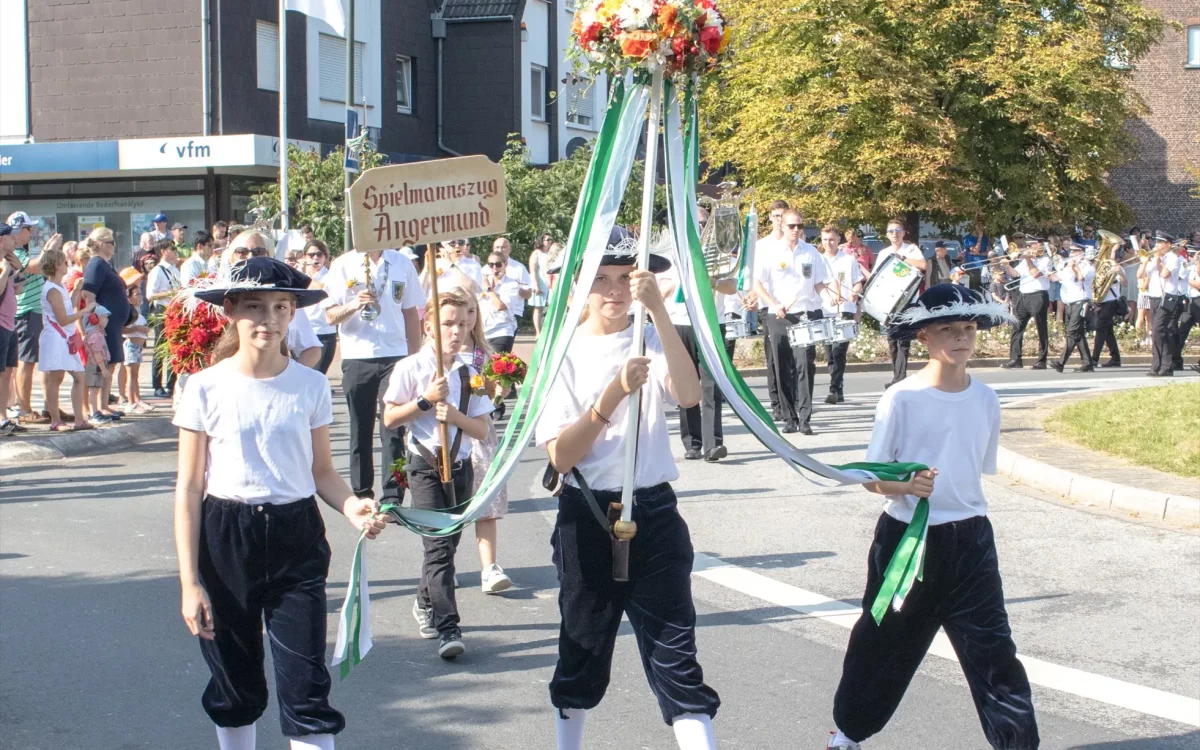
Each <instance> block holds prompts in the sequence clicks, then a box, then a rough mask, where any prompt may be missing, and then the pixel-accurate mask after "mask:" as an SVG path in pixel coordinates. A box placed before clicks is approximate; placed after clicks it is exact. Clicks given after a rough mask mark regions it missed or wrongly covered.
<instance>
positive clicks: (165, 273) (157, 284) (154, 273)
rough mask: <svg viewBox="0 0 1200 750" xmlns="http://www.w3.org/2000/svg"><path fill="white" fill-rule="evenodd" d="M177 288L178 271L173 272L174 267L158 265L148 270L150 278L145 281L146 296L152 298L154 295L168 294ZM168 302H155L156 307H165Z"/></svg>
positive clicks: (164, 264) (168, 264)
mask: <svg viewBox="0 0 1200 750" xmlns="http://www.w3.org/2000/svg"><path fill="white" fill-rule="evenodd" d="M178 288H179V271H177V270H175V266H172V265H171V264H170V263H159V264H158V265H157V266H155V267H154V268H151V269H150V276H149V277H148V278H147V279H146V296H147V297H153V296H154V295H156V294H162V293H163V292H169V291H171V290H172V289H178ZM167 302H168V300H165V299H164V300H160V301H158V302H155V303H154V304H157V305H166V304H167Z"/></svg>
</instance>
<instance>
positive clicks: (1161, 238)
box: [1154, 232, 1175, 245]
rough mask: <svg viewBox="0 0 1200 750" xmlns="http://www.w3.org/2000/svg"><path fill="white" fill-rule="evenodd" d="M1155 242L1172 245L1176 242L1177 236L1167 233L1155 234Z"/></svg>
mask: <svg viewBox="0 0 1200 750" xmlns="http://www.w3.org/2000/svg"><path fill="white" fill-rule="evenodd" d="M1154 241H1155V242H1165V243H1167V244H1168V245H1170V244H1171V243H1173V242H1175V236H1174V235H1172V234H1167V233H1166V232H1155V233H1154Z"/></svg>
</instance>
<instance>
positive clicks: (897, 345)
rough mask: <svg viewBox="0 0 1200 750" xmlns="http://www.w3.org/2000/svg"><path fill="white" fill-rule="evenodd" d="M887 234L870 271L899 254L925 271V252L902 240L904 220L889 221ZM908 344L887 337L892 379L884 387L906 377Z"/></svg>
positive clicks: (901, 257) (921, 270)
mask: <svg viewBox="0 0 1200 750" xmlns="http://www.w3.org/2000/svg"><path fill="white" fill-rule="evenodd" d="M887 236H888V241H889V242H890V243H891V244H890V245H888V246H887V247H885V248H884V249H882V250H880V251H879V255H877V256H875V267H874V268H873V269H871V273H875V272H876V271H878V270H879V269H880V267H881V266H882V265H883V262H884V261H885V260H887V258H888V256H889V255H896V256H899V258H900V260H902V261H904V262H905V263H907V264H908V265H910V266H912V267H913V268H915V269H917V270H918V271H920V272H921V273H925V270H926V265H927V264H926V262H925V253H923V252H921V248H919V247H917V246H916V245H914V244H912V243H910V242H905V241H904V222H902V221H900V220H899V219H892V220H891V221H889V222H888V225H887ZM909 344H910V342H909V341H893V340H892V339H890V338H889V339H888V354H889V355H891V358H892V379H891V381H890V382H888V383H887V384H885V385H884V386H883V387H884V389H887V388H890V387H892V386H893V385H895V384H896V383H899V382H900V381H901V380H904V379H905V378H906V377H908V350H909Z"/></svg>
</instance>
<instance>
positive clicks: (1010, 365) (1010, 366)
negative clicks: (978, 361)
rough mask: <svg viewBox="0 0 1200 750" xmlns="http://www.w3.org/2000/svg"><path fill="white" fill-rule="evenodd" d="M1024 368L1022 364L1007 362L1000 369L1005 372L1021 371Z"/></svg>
mask: <svg viewBox="0 0 1200 750" xmlns="http://www.w3.org/2000/svg"><path fill="white" fill-rule="evenodd" d="M1024 366H1025V365H1023V364H1021V363H1020V362H1005V363H1004V364H1002V365H1000V367H1001V368H1003V369H1005V370H1020V369H1021V368H1022V367H1024Z"/></svg>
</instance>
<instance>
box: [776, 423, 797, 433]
mask: <svg viewBox="0 0 1200 750" xmlns="http://www.w3.org/2000/svg"><path fill="white" fill-rule="evenodd" d="M799 431H800V423H799V422H788V423H787V424H785V425H784V426H783V429H782V430H780V432H783V433H785V434H788V435H790V434H792V433H793V432H799Z"/></svg>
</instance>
